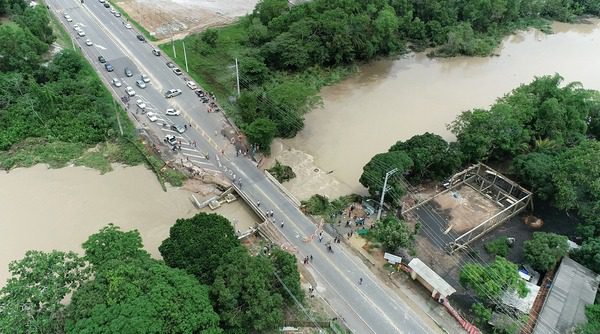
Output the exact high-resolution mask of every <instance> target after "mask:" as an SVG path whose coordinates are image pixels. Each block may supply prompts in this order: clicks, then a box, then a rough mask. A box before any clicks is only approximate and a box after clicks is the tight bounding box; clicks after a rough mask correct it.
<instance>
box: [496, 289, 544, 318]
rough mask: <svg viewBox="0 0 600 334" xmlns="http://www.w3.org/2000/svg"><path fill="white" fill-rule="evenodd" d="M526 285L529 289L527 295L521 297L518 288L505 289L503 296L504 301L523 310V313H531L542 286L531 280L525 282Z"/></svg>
mask: <svg viewBox="0 0 600 334" xmlns="http://www.w3.org/2000/svg"><path fill="white" fill-rule="evenodd" d="M525 286H527V290H529V292H528V293H527V296H525V297H520V296H519V294H518V293H517V291H516V290H511V291H505V292H504V293H503V294H502V297H501V300H502V303H503V304H505V305H508V306H510V307H512V308H515V309H517V310H519V311H521V313H524V314H529V311H530V310H531V308H532V307H533V303H534V302H535V298H536V297H537V295H538V292H539V291H540V287H539V286H537V285H535V284H533V283H531V282H525Z"/></svg>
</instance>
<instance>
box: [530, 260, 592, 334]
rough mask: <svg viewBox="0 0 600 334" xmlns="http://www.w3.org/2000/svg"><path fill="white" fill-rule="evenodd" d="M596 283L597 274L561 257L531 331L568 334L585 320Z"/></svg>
mask: <svg viewBox="0 0 600 334" xmlns="http://www.w3.org/2000/svg"><path fill="white" fill-rule="evenodd" d="M598 284H600V276H599V275H596V274H595V273H594V272H593V271H591V270H589V269H588V268H586V267H584V266H582V265H580V264H579V263H577V262H575V261H573V260H571V259H570V258H568V257H564V258H563V260H562V262H561V264H560V267H558V271H557V272H556V276H555V277H554V281H553V282H552V286H551V288H550V292H549V293H548V297H546V300H545V301H544V305H543V306H542V310H541V312H540V316H539V318H538V319H537V322H536V325H535V329H534V330H533V334H546V333H560V334H563V333H571V332H572V330H573V329H574V328H575V327H576V326H577V325H579V324H582V323H585V322H586V317H585V307H586V306H587V305H590V304H593V303H594V298H595V297H596V292H597V290H598Z"/></svg>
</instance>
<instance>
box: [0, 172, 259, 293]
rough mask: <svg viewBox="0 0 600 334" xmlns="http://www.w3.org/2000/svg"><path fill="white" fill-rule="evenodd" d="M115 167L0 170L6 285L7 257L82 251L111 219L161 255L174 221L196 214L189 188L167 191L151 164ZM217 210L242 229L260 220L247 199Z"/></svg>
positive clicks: (1, 261) (0, 267) (1, 267)
mask: <svg viewBox="0 0 600 334" xmlns="http://www.w3.org/2000/svg"><path fill="white" fill-rule="evenodd" d="M113 169H114V170H113V171H112V172H109V173H106V174H104V175H101V174H100V173H99V172H98V171H96V170H93V169H90V168H86V167H65V168H60V169H48V167H47V166H46V165H41V164H40V165H35V166H33V167H30V168H17V169H14V170H11V171H10V172H9V173H1V174H0V184H2V187H0V221H1V222H3V223H2V224H1V225H0V286H2V285H4V282H5V281H6V278H7V276H8V263H9V262H10V261H12V260H16V259H20V258H21V257H23V255H24V254H25V252H26V251H27V250H30V249H35V250H43V251H50V250H52V249H57V250H63V251H66V250H73V251H76V252H79V253H81V243H82V242H83V241H85V240H86V239H87V237H88V236H89V235H91V234H93V233H95V232H97V231H98V230H99V229H100V228H101V227H103V226H105V225H107V224H109V223H113V224H115V225H119V226H120V227H121V229H122V230H125V231H127V230H130V229H138V230H139V231H140V233H141V236H142V239H143V240H144V248H145V249H146V250H147V251H148V252H150V254H152V256H154V257H157V258H158V257H159V256H160V254H159V252H158V246H159V245H160V243H161V242H162V240H164V239H165V238H166V237H167V236H168V234H169V228H170V227H171V226H172V225H173V224H174V223H175V220H176V219H178V218H189V217H192V216H193V215H194V214H196V213H197V212H198V210H197V209H196V208H195V207H194V205H193V204H192V202H191V201H190V195H191V193H190V192H189V191H186V190H184V189H183V188H174V187H170V186H168V185H167V192H164V191H163V190H162V188H161V185H160V184H159V183H158V182H157V181H156V177H155V176H154V174H153V173H152V171H150V170H149V169H147V168H146V167H145V166H141V165H140V166H136V167H124V166H119V165H113ZM207 210H209V209H207ZM215 212H217V213H219V214H222V215H223V216H225V217H226V218H228V219H229V220H230V221H232V222H234V224H235V225H236V226H235V227H236V228H240V229H243V226H246V225H253V224H254V223H255V222H256V218H255V217H254V215H253V214H252V212H251V211H250V210H249V209H248V208H247V207H246V206H245V204H244V203H243V202H241V201H235V202H233V203H232V204H227V205H225V206H223V208H222V209H219V210H218V211H215Z"/></svg>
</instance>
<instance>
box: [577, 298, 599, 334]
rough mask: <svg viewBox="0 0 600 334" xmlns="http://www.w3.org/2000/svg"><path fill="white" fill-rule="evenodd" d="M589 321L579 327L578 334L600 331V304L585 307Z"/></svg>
mask: <svg viewBox="0 0 600 334" xmlns="http://www.w3.org/2000/svg"><path fill="white" fill-rule="evenodd" d="M585 315H586V317H587V323H586V324H585V325H582V326H581V327H580V328H578V330H577V333H578V334H594V333H600V304H593V305H588V306H586V308H585Z"/></svg>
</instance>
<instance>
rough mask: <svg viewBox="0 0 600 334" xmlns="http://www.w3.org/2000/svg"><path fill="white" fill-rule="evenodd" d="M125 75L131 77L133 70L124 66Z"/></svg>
mask: <svg viewBox="0 0 600 334" xmlns="http://www.w3.org/2000/svg"><path fill="white" fill-rule="evenodd" d="M124 72H125V76H127V77H132V76H133V72H131V70H130V69H129V67H125V70H124Z"/></svg>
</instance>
